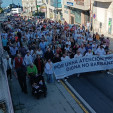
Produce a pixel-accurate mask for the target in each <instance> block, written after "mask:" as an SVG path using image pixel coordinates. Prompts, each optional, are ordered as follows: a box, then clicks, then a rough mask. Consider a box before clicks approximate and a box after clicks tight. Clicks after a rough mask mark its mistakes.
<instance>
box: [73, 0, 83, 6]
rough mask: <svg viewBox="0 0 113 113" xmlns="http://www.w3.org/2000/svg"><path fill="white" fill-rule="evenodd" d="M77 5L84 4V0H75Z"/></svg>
mask: <svg viewBox="0 0 113 113" xmlns="http://www.w3.org/2000/svg"><path fill="white" fill-rule="evenodd" d="M75 1H76V4H77V5H84V0H75Z"/></svg>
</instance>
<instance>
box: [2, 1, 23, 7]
mask: <svg viewBox="0 0 113 113" xmlns="http://www.w3.org/2000/svg"><path fill="white" fill-rule="evenodd" d="M2 1H3V3H2V7H7V6H8V5H9V4H11V3H12V1H13V3H14V4H16V5H18V3H19V4H20V5H22V0H2Z"/></svg>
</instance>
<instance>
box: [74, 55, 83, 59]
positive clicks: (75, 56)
mask: <svg viewBox="0 0 113 113" xmlns="http://www.w3.org/2000/svg"><path fill="white" fill-rule="evenodd" d="M77 57H82V54H79V55H78V54H75V55H74V58H77Z"/></svg>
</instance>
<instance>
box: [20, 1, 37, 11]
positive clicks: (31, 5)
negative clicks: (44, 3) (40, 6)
mask: <svg viewBox="0 0 113 113" xmlns="http://www.w3.org/2000/svg"><path fill="white" fill-rule="evenodd" d="M22 6H23V11H24V12H26V13H32V12H34V11H36V0H22Z"/></svg>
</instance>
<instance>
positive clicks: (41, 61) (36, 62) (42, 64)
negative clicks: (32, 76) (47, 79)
mask: <svg viewBox="0 0 113 113" xmlns="http://www.w3.org/2000/svg"><path fill="white" fill-rule="evenodd" d="M40 63H41V71H44V61H43V60H42V58H40ZM34 64H35V65H36V67H37V70H38V67H39V65H38V58H36V59H35V61H34Z"/></svg>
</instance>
